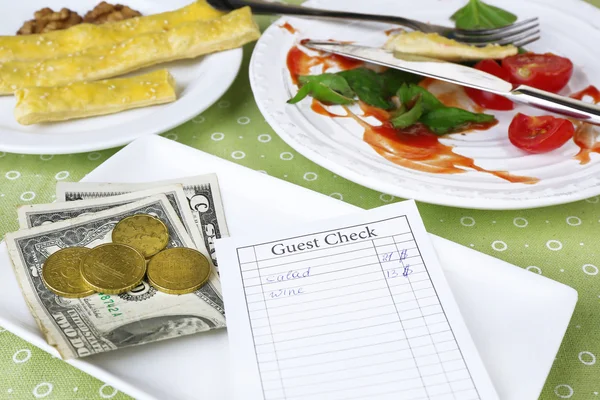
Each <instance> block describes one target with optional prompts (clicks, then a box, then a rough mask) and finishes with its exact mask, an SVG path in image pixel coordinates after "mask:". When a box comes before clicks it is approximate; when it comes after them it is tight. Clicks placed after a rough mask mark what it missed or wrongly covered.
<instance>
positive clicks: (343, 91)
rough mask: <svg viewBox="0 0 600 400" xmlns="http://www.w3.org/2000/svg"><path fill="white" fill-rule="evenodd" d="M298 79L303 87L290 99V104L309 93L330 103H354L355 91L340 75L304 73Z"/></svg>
mask: <svg viewBox="0 0 600 400" xmlns="http://www.w3.org/2000/svg"><path fill="white" fill-rule="evenodd" d="M298 81H299V82H300V84H301V85H302V87H301V88H300V90H298V93H296V95H295V96H294V97H292V98H291V99H289V100H288V103H289V104H296V103H297V102H299V101H300V100H302V99H304V98H305V97H306V96H308V95H311V96H312V97H313V98H315V99H317V100H319V101H322V102H324V103H329V104H352V103H354V92H353V91H352V89H350V86H348V82H346V80H345V79H344V78H343V77H341V76H339V75H336V74H321V75H304V76H300V77H299V78H298Z"/></svg>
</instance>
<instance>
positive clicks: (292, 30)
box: [279, 22, 298, 35]
mask: <svg viewBox="0 0 600 400" xmlns="http://www.w3.org/2000/svg"><path fill="white" fill-rule="evenodd" d="M279 27H280V28H281V29H285V30H286V31H288V32H289V33H291V34H292V35H293V34H294V33H296V32H298V31H297V30H296V28H294V27H293V26H292V25H290V23H289V22H286V23H284V24H283V25H279Z"/></svg>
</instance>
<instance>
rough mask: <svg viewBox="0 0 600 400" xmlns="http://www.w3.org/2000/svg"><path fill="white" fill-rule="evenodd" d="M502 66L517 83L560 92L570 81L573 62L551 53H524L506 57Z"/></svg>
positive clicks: (511, 79) (513, 81)
mask: <svg viewBox="0 0 600 400" xmlns="http://www.w3.org/2000/svg"><path fill="white" fill-rule="evenodd" d="M502 68H504V69H505V70H506V71H507V72H508V73H509V74H510V81H511V82H512V83H515V84H521V85H529V86H533V87H535V88H538V89H542V90H547V91H549V92H554V93H556V92H558V91H560V90H561V89H562V88H564V87H565V86H567V83H569V79H571V75H573V63H572V62H571V60H569V59H568V58H564V57H560V56H557V55H554V54H551V53H546V54H535V53H524V54H517V55H514V56H510V57H506V58H505V59H503V60H502Z"/></svg>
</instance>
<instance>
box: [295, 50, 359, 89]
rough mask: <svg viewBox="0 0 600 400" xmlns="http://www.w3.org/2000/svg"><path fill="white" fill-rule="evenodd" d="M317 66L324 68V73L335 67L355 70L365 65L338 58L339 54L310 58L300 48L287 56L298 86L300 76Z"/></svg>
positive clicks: (349, 59)
mask: <svg viewBox="0 0 600 400" xmlns="http://www.w3.org/2000/svg"><path fill="white" fill-rule="evenodd" d="M317 65H322V66H323V72H326V71H327V70H328V69H330V68H333V67H338V68H340V69H344V70H345V69H353V68H357V67H360V66H361V65H363V62H362V61H360V60H355V59H353V58H348V57H344V56H338V55H337V54H323V55H321V54H319V55H318V56H309V55H308V54H306V53H305V52H303V51H302V50H300V48H298V46H294V47H292V48H291V49H290V51H289V52H288V55H287V67H288V71H290V76H291V78H292V82H294V84H298V76H300V75H308V74H309V73H310V69H311V68H312V67H315V66H317Z"/></svg>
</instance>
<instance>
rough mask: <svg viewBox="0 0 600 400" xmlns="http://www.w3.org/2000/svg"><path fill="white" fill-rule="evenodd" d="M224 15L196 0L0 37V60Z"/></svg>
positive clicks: (50, 53) (58, 52)
mask: <svg viewBox="0 0 600 400" xmlns="http://www.w3.org/2000/svg"><path fill="white" fill-rule="evenodd" d="M223 14H224V13H223V12H221V11H217V10H215V9H214V8H212V7H211V6H210V5H208V4H207V3H206V1H204V0H198V1H196V2H194V3H192V4H190V5H188V6H186V7H183V8H180V9H179V10H175V11H170V12H165V13H161V14H154V15H148V16H144V17H137V18H132V19H127V20H124V21H119V22H111V23H107V24H102V25H94V24H79V25H75V26H73V27H71V28H69V29H65V30H61V31H55V32H49V33H43V34H38V35H24V36H0V62H1V61H12V60H22V61H23V60H44V59H48V58H54V57H61V56H64V55H67V54H69V53H75V52H77V51H82V50H84V49H86V48H88V47H90V46H105V45H113V44H116V43H119V42H122V41H124V40H127V39H131V38H132V37H134V36H138V35H142V34H146V33H150V32H160V31H164V30H168V29H171V28H173V27H174V26H177V25H180V24H183V23H189V22H194V21H202V20H210V19H214V18H218V17H220V16H222V15H223Z"/></svg>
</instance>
